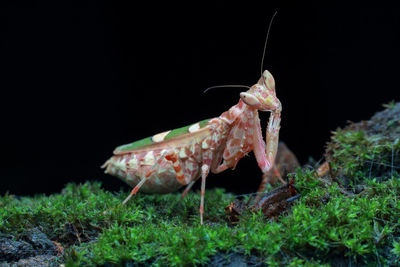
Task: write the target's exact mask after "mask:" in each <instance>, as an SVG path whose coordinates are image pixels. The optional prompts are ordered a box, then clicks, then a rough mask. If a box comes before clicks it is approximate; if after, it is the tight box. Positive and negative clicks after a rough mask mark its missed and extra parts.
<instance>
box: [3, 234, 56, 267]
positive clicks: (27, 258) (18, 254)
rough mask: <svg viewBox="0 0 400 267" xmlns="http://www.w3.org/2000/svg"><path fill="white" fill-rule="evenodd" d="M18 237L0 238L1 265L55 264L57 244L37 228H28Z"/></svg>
mask: <svg viewBox="0 0 400 267" xmlns="http://www.w3.org/2000/svg"><path fill="white" fill-rule="evenodd" d="M19 238H20V240H18V241H16V240H13V238H12V237H10V238H8V237H1V238H0V262H2V263H1V264H0V266H1V267H3V266H57V264H56V262H57V257H56V255H57V254H58V249H57V246H56V245H55V244H53V242H52V241H51V240H50V239H49V238H48V237H47V235H45V234H44V233H42V232H41V231H40V230H39V229H37V228H33V229H29V230H27V231H25V232H24V233H22V234H21V235H20V237H19ZM53 263H54V264H53Z"/></svg>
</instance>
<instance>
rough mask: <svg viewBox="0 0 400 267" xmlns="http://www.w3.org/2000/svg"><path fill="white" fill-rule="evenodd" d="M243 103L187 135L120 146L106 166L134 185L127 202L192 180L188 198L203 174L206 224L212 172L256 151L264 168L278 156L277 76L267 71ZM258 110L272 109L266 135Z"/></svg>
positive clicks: (196, 127)
mask: <svg viewBox="0 0 400 267" xmlns="http://www.w3.org/2000/svg"><path fill="white" fill-rule="evenodd" d="M240 98H241V99H240V100H239V103H238V104H236V105H235V106H233V107H231V108H230V109H229V110H228V111H226V112H224V113H222V114H221V116H219V117H217V118H213V119H210V120H208V121H207V123H206V125H205V126H204V127H202V126H201V125H200V123H197V124H194V125H192V126H190V127H189V128H188V131H187V132H186V133H184V134H180V135H177V136H174V137H172V138H170V139H165V138H166V137H167V136H168V135H169V133H170V131H168V132H164V133H160V134H157V135H155V136H153V137H152V139H151V140H152V141H153V142H152V143H151V144H148V143H146V145H143V146H140V147H135V148H133V149H128V150H126V149H118V148H117V149H116V150H115V151H114V156H113V157H111V158H110V159H109V160H108V161H107V162H106V163H105V164H104V165H103V167H105V168H106V171H105V172H106V173H109V174H112V175H115V176H117V177H119V178H120V179H122V180H123V181H125V182H126V183H128V184H129V185H131V186H134V189H133V190H132V192H131V194H130V195H129V196H128V198H127V199H125V201H124V203H125V202H126V201H127V200H128V199H129V198H130V197H131V196H132V195H134V194H136V192H137V191H138V190H139V189H141V191H144V192H147V193H167V192H173V191H176V190H178V189H179V188H180V187H182V186H184V185H186V186H187V187H186V189H185V190H184V192H183V193H182V196H183V197H184V196H185V195H186V194H187V192H188V191H189V190H190V188H191V187H192V185H193V184H194V182H195V181H196V180H197V179H199V178H200V177H202V183H201V203H200V222H201V224H202V223H203V212H204V192H205V182H206V177H207V175H208V173H209V171H211V172H213V173H220V172H222V171H224V170H226V169H228V168H232V169H234V168H235V166H236V164H237V163H238V161H239V160H240V159H241V158H242V157H244V156H245V155H246V154H247V153H249V152H250V151H254V154H255V157H256V160H257V163H258V166H259V167H260V169H261V170H262V172H263V173H265V172H267V171H269V170H270V169H271V168H272V166H273V164H274V160H275V155H276V152H277V146H278V137H279V128H280V121H281V118H280V116H281V109H282V107H281V103H280V102H279V100H278V98H277V97H276V94H275V81H274V78H273V77H272V75H271V73H269V72H268V71H264V73H263V75H262V77H261V78H260V79H259V81H258V82H257V84H255V85H253V86H252V87H251V88H250V89H249V90H248V91H247V92H243V93H241V94H240ZM258 110H260V111H270V112H271V115H270V119H269V123H268V126H267V132H266V139H265V140H266V143H265V142H264V140H263V137H262V132H261V126H260V119H259V117H258Z"/></svg>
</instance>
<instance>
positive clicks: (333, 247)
mask: <svg viewBox="0 0 400 267" xmlns="http://www.w3.org/2000/svg"><path fill="white" fill-rule="evenodd" d="M391 108H394V107H391ZM388 127H392V128H393V127H396V124H391V125H388ZM397 127H399V126H397ZM397 130H398V129H397ZM399 150H400V142H399V139H398V138H397V139H390V138H386V137H385V136H384V135H379V133H374V134H370V133H368V132H367V131H365V130H360V129H354V128H351V127H350V128H347V129H344V130H337V131H336V132H335V133H334V135H333V137H332V141H331V142H330V143H329V145H328V154H329V155H328V159H329V161H330V165H331V168H332V170H331V174H330V175H328V176H327V177H323V178H316V172H315V170H313V169H310V168H302V169H298V171H297V172H296V173H294V174H292V177H293V178H294V179H295V181H296V183H295V185H296V188H297V189H299V191H300V193H301V194H302V196H301V198H300V199H299V200H298V201H296V202H295V204H294V205H293V206H292V208H291V210H289V211H287V212H286V213H285V214H283V215H281V216H280V217H279V218H278V219H276V220H269V219H267V218H266V217H264V215H263V214H262V213H261V212H255V213H254V212H250V211H249V212H247V213H245V214H244V215H243V216H241V217H240V221H239V223H237V224H235V225H234V226H233V225H231V224H230V222H229V220H228V217H227V215H226V214H225V212H224V207H225V206H227V205H228V204H229V203H230V202H231V201H233V200H234V196H233V195H231V194H228V193H225V192H224V191H223V190H221V189H213V190H208V191H207V192H206V198H205V200H206V203H205V207H206V210H205V218H204V219H205V225H203V226H200V225H199V214H198V204H199V201H200V199H199V197H200V196H199V194H198V192H192V193H189V194H188V196H187V197H186V198H185V199H184V200H183V201H180V200H179V197H180V194H179V193H175V194H166V195H144V194H140V193H139V194H138V195H136V196H135V197H134V198H133V199H132V200H131V201H129V202H128V204H127V205H125V206H122V205H121V202H122V200H123V199H124V198H125V197H126V195H127V192H123V191H120V192H117V193H112V192H107V191H105V190H103V189H102V188H101V185H100V184H99V183H96V182H87V183H85V184H81V185H76V184H69V185H67V186H66V187H65V189H64V190H63V191H62V192H61V193H60V194H54V195H50V196H43V195H39V196H35V197H33V198H30V197H21V198H17V197H15V196H12V195H5V196H2V197H0V236H1V234H2V233H3V234H8V235H10V234H11V235H13V236H14V238H15V239H18V238H19V237H20V236H21V235H22V234H23V233H24V231H25V230H26V229H30V228H32V227H37V228H39V229H40V230H41V231H42V232H44V233H45V234H47V235H48V236H49V238H50V239H52V240H55V241H58V242H60V243H61V244H62V245H63V246H64V247H65V248H66V250H65V253H64V255H63V258H62V261H64V262H65V265H66V266H82V265H83V266H96V265H103V264H109V265H112V264H114V265H120V264H122V263H134V264H142V265H150V264H152V265H155V266H165V265H168V266H192V265H203V264H207V263H209V262H210V260H211V259H212V258H213V257H214V256H215V255H225V256H226V257H229V255H232V254H240V255H245V256H256V257H258V258H259V259H261V260H262V261H263V262H265V263H266V264H268V265H271V266H282V265H288V266H321V265H326V266H329V265H337V264H339V263H346V264H347V263H348V262H351V263H352V264H365V265H366V264H370V265H371V264H372V265H384V266H386V265H396V264H400V227H399V225H400V201H399V196H400V179H399V178H400V177H399V173H398V172H397V171H396V170H398V168H396V166H399V165H400V164H399V162H398V160H400V159H399ZM371 163H372V165H371ZM327 181H328V182H327ZM357 186H361V187H362V189H361V190H358V191H357V192H356V190H354V188H355V187H357ZM104 211H106V212H105V213H104ZM71 229H72V230H71Z"/></svg>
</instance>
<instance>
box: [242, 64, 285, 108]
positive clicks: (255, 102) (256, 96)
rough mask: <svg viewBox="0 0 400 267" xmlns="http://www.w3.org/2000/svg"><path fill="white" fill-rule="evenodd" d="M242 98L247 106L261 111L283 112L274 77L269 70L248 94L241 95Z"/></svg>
mask: <svg viewBox="0 0 400 267" xmlns="http://www.w3.org/2000/svg"><path fill="white" fill-rule="evenodd" d="M240 98H241V99H242V101H243V102H244V103H246V104H247V105H249V106H251V107H254V108H256V109H258V110H261V111H273V112H280V111H281V110H282V106H281V102H280V101H279V99H278V98H277V97H276V93H275V80H274V77H272V74H271V73H270V72H269V71H267V70H265V71H264V73H263V74H262V76H261V78H260V79H259V80H258V82H257V83H256V84H255V85H253V86H252V87H250V89H249V90H248V91H247V92H242V93H240Z"/></svg>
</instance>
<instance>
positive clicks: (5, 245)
mask: <svg viewBox="0 0 400 267" xmlns="http://www.w3.org/2000/svg"><path fill="white" fill-rule="evenodd" d="M33 253H34V250H33V247H32V246H31V245H30V244H29V243H27V242H25V241H15V240H12V239H9V238H0V262H2V261H18V260H19V259H22V258H27V257H30V256H32V255H33Z"/></svg>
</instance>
